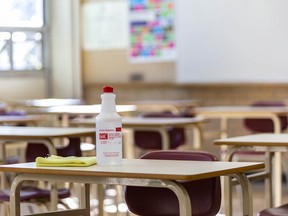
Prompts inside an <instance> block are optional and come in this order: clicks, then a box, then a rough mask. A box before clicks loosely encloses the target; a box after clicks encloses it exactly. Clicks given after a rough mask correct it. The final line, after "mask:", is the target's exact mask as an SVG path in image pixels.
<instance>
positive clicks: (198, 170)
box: [0, 159, 264, 180]
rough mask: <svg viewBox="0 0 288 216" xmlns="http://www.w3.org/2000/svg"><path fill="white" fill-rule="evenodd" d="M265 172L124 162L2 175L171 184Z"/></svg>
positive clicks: (26, 167)
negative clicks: (131, 179) (17, 174)
mask: <svg viewBox="0 0 288 216" xmlns="http://www.w3.org/2000/svg"><path fill="white" fill-rule="evenodd" d="M262 168H264V163H254V162H221V161H217V162H214V161H213V162H211V161H178V160H173V161H172V160H143V159H123V162H122V164H121V165H117V166H100V165H93V166H90V167H36V164H35V163H20V164H11V165H1V166H0V171H2V172H17V173H29V174H33V173H36V174H52V175H53V174H55V175H68V176H82V177H83V176H95V177H101V176H102V177H117V178H148V179H168V180H198V179H203V178H210V177H216V176H221V175H229V174H235V173H241V172H246V171H251V170H257V169H262Z"/></svg>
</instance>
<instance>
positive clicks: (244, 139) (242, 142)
mask: <svg viewBox="0 0 288 216" xmlns="http://www.w3.org/2000/svg"><path fill="white" fill-rule="evenodd" d="M214 144H215V145H226V146H228V149H227V153H226V156H225V160H226V161H230V160H231V159H232V156H233V155H234V154H235V153H236V152H237V151H239V150H244V151H245V150H249V151H263V152H266V160H265V163H266V164H265V169H266V173H270V174H271V175H272V176H273V175H279V173H277V172H274V169H275V168H274V167H273V166H272V161H271V160H272V159H271V156H272V157H273V155H274V153H275V152H287V151H288V134H272V133H271V134H267V133H263V134H253V135H245V136H239V137H231V138H226V139H218V140H215V141H214ZM280 166H281V164H280ZM268 180H269V178H268ZM273 180H274V181H275V182H274V183H273V186H274V187H273V188H272V183H271V181H270V180H269V181H268V182H267V183H268V186H267V187H268V188H266V189H268V195H269V197H270V199H268V200H267V207H272V206H278V203H276V200H281V197H282V190H281V187H279V185H280V184H282V176H281V175H280V176H274V177H273V178H272V181H273ZM272 189H274V190H273V192H274V197H275V200H274V201H275V203H274V204H273V203H272V198H273V196H272V191H271V190H272ZM228 190H229V188H228Z"/></svg>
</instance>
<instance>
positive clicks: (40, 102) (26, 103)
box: [8, 98, 83, 108]
mask: <svg viewBox="0 0 288 216" xmlns="http://www.w3.org/2000/svg"><path fill="white" fill-rule="evenodd" d="M8 104H9V105H10V106H12V107H24V108H27V107H28V108H33V107H52V106H64V105H80V104H83V100H81V99H74V98H43V99H27V100H14V101H9V102H8Z"/></svg>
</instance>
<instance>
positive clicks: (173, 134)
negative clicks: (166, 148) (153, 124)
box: [134, 111, 186, 150]
mask: <svg viewBox="0 0 288 216" xmlns="http://www.w3.org/2000/svg"><path fill="white" fill-rule="evenodd" d="M141 117H143V118H145V117H152V118H164V117H169V118H176V117H183V116H182V115H175V114H173V113H171V112H169V111H166V112H151V113H145V114H142V115H141ZM167 131H168V135H169V142H170V149H176V148H178V147H179V146H181V145H183V144H185V141H186V138H185V131H184V128H175V127H169V128H168V129H167ZM134 141H135V145H136V146H138V147H140V148H141V149H149V150H151V149H152V150H161V149H162V139H161V135H160V133H159V132H156V131H137V130H135V132H134Z"/></svg>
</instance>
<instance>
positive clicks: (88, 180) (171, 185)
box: [10, 174, 192, 216]
mask: <svg viewBox="0 0 288 216" xmlns="http://www.w3.org/2000/svg"><path fill="white" fill-rule="evenodd" d="M26 180H34V181H43V180H47V181H53V182H54V181H55V182H57V181H67V182H69V181H73V182H78V183H85V184H86V185H85V190H84V195H83V196H82V201H81V206H82V204H83V205H85V208H84V209H83V208H81V209H73V210H67V211H60V212H57V213H56V212H51V213H45V215H59V216H60V215H61V216H63V215H69V216H76V215H83V216H88V215H90V212H89V214H88V211H90V210H89V208H88V199H89V198H88V192H89V187H88V186H87V184H110V185H131V186H145V187H159V188H168V189H170V190H172V191H173V192H174V193H175V194H176V196H177V198H178V201H179V206H180V216H191V215H192V209H191V202H190V197H189V194H188V193H187V191H186V189H185V188H184V186H183V185H181V184H179V183H177V182H175V181H169V180H157V179H131V178H105V177H95V176H93V177H92V176H91V177H89V176H62V175H49V174H41V175H39V174H20V175H18V176H17V177H16V178H15V179H14V181H13V183H12V187H11V197H10V211H11V216H20V201H19V196H20V188H21V185H22V183H23V182H24V181H26ZM82 191H83V190H82ZM85 192H86V193H85ZM83 197H84V198H83Z"/></svg>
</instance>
